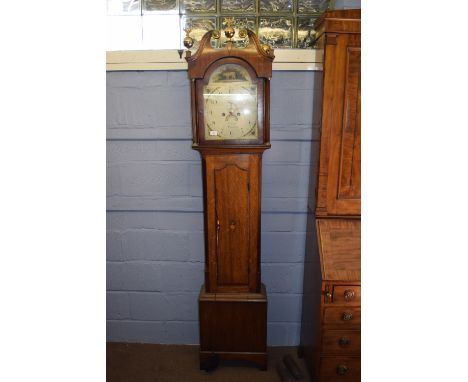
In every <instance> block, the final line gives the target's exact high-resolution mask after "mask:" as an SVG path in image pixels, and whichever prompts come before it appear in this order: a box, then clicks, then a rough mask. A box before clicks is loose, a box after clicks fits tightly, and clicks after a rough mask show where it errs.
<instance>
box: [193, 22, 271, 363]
mask: <svg viewBox="0 0 468 382" xmlns="http://www.w3.org/2000/svg"><path fill="white" fill-rule="evenodd" d="M228 29H230V31H229V33H230V34H228ZM228 29H226V31H225V33H226V36H227V37H228V38H229V36H231V37H232V35H233V33H234V30H233V29H232V28H228ZM231 32H232V33H231ZM242 33H243V35H244V37H246V38H248V40H249V44H248V46H247V47H246V48H242V49H241V48H235V47H234V46H233V43H232V42H231V41H230V40H229V41H228V42H227V44H226V46H225V47H224V48H219V49H215V48H213V47H212V46H211V39H212V38H219V32H218V31H210V32H207V33H206V34H205V35H204V36H203V38H202V40H201V41H200V45H199V48H198V50H197V52H196V53H195V54H194V55H191V53H190V51H188V52H187V56H186V60H187V62H188V75H189V78H190V80H191V107H192V133H193V145H192V148H193V149H195V150H198V151H199V152H200V154H201V160H202V167H203V188H204V190H203V200H204V224H205V226H204V229H205V251H206V253H205V256H206V265H205V283H204V285H203V286H202V288H201V292H200V296H199V314H200V317H199V318H200V368H201V369H209V368H210V367H211V366H210V365H212V363H213V362H216V361H217V360H218V359H242V360H250V361H253V362H255V363H257V365H258V366H259V367H260V368H261V369H266V365H267V354H266V333H267V330H266V319H267V295H266V290H265V286H264V285H263V284H262V283H261V274H260V216H261V206H260V201H261V173H262V154H263V152H264V150H266V149H268V148H270V142H269V140H270V133H269V104H270V102H269V92H270V78H271V75H272V62H273V58H274V55H273V50H272V49H271V48H270V47H269V46H267V45H261V44H260V43H259V40H258V38H257V36H256V35H255V34H254V33H253V32H252V31H250V30H243V31H242Z"/></svg>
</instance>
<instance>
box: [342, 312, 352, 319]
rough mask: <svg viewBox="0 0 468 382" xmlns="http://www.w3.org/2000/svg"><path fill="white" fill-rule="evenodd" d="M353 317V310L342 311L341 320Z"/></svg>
mask: <svg viewBox="0 0 468 382" xmlns="http://www.w3.org/2000/svg"><path fill="white" fill-rule="evenodd" d="M352 319H353V312H344V313H343V321H351V320H352Z"/></svg>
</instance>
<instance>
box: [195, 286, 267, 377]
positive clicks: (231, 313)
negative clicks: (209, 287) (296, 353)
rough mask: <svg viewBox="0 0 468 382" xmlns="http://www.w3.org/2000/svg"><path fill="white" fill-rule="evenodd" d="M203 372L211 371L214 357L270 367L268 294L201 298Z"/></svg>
mask: <svg viewBox="0 0 468 382" xmlns="http://www.w3.org/2000/svg"><path fill="white" fill-rule="evenodd" d="M199 313H200V369H203V370H207V369H209V364H210V363H211V360H212V357H218V359H220V360H240V361H250V362H253V363H255V364H256V365H257V366H258V367H259V368H260V369H261V370H266V368H267V352H266V338H267V295H266V289H265V285H263V284H262V288H261V292H260V293H207V292H206V291H205V286H204V285H203V286H202V290H201V292H200V297H199Z"/></svg>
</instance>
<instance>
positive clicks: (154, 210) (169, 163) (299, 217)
mask: <svg viewBox="0 0 468 382" xmlns="http://www.w3.org/2000/svg"><path fill="white" fill-rule="evenodd" d="M317 76H318V74H317V73H314V72H274V75H273V79H272V82H271V141H272V149H270V150H267V151H266V152H265V155H264V164H263V186H262V189H263V195H262V196H263V199H262V231H263V233H262V277H263V281H264V283H265V284H266V286H267V290H268V299H269V306H268V344H269V345H273V346H274V345H278V346H279V345H297V344H298V343H299V330H300V319H301V298H302V277H303V275H302V273H303V259H304V245H305V229H306V209H307V197H308V187H309V172H310V163H309V162H310V157H311V154H314V153H316V152H317V149H318V142H317V138H318V123H319V116H318V115H314V116H313V115H312V114H313V113H312V106H313V103H314V102H317V101H318V99H319V97H318V96H316V94H314V90H313V89H314V81H315V80H316V79H317V78H318V77H317ZM188 85H189V82H188V79H187V73H186V72H177V71H174V72H171V71H164V72H109V73H107V124H108V126H107V127H108V130H107V138H108V141H107V182H108V183H107V208H108V212H107V230H108V231H107V319H108V322H107V337H108V340H109V341H128V342H154V343H172V344H196V343H198V321H197V318H198V306H197V296H198V291H199V288H200V286H201V284H202V283H203V267H204V263H203V261H204V243H203V214H202V183H201V179H202V178H201V171H200V170H201V168H200V159H199V154H198V153H197V152H195V151H193V150H192V149H191V147H190V145H191V128H190V106H189V86H188ZM314 100H315V101H314ZM314 156H315V155H314ZM313 178H315V174H314V175H313Z"/></svg>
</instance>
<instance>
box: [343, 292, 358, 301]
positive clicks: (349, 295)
mask: <svg viewBox="0 0 468 382" xmlns="http://www.w3.org/2000/svg"><path fill="white" fill-rule="evenodd" d="M355 295H356V294H355V293H354V290H352V289H346V290H345V291H344V299H345V300H346V301H351V300H354V297H355Z"/></svg>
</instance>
